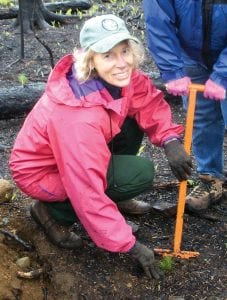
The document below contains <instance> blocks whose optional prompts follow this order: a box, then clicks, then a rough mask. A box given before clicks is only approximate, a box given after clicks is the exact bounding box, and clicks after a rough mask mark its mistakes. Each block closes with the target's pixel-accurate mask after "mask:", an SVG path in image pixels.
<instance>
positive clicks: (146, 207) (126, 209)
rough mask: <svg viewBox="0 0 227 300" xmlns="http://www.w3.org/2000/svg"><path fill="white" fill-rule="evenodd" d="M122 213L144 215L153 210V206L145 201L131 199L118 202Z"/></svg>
mask: <svg viewBox="0 0 227 300" xmlns="http://www.w3.org/2000/svg"><path fill="white" fill-rule="evenodd" d="M117 206H118V209H119V211H120V212H122V213H126V214H131V215H143V214H146V213H148V212H149V211H151V210H152V206H151V205H150V204H149V203H147V202H144V201H139V200H136V199H130V200H125V201H119V202H117Z"/></svg>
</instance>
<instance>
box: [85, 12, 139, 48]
mask: <svg viewBox="0 0 227 300" xmlns="http://www.w3.org/2000/svg"><path fill="white" fill-rule="evenodd" d="M124 40H134V41H135V42H137V43H139V41H138V39H137V38H135V37H133V36H131V35H130V33H129V31H128V29H127V27H126V25H125V22H124V21H123V20H122V19H121V18H119V17H117V16H115V15H111V14H108V15H101V16H97V17H93V18H91V19H89V20H87V21H86V22H85V23H84V25H83V27H82V29H81V31H80V45H81V47H82V48H83V49H84V50H88V49H89V48H90V49H92V50H93V51H95V52H97V53H105V52H107V51H109V50H110V49H112V48H113V47H114V46H116V45H117V44H118V43H120V42H122V41H124Z"/></svg>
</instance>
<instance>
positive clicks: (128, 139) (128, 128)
mask: <svg viewBox="0 0 227 300" xmlns="http://www.w3.org/2000/svg"><path fill="white" fill-rule="evenodd" d="M142 139H143V132H142V131H141V130H140V129H139V127H138V125H137V123H136V122H135V120H134V119H131V118H127V119H126V120H125V122H124V124H123V126H122V128H121V132H120V133H119V134H118V135H117V136H116V137H115V138H114V139H113V140H112V141H111V142H110V144H109V145H108V146H109V149H110V151H111V152H112V157H111V160H110V164H109V168H108V172H107V183H108V186H107V189H106V191H105V192H106V194H107V195H108V196H109V197H110V198H111V199H112V200H113V201H114V202H119V201H124V200H128V199H131V198H133V197H135V196H138V195H139V194H141V193H143V192H144V191H146V190H147V189H148V188H150V186H151V184H152V181H153V178H154V165H153V163H152V162H151V161H150V160H148V159H146V158H143V157H139V156H136V154H137V153H138V151H139V148H140V146H141V142H142ZM45 204H46V205H47V207H48V210H49V213H50V215H51V216H52V217H53V218H54V219H55V220H56V221H58V222H59V223H61V224H63V225H71V224H73V223H74V222H75V221H76V219H77V217H76V215H75V212H74V210H73V208H72V205H71V203H70V201H69V200H66V201H65V202H45Z"/></svg>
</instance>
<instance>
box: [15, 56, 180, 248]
mask: <svg viewBox="0 0 227 300" xmlns="http://www.w3.org/2000/svg"><path fill="white" fill-rule="evenodd" d="M72 64H73V57H72V56H71V55H68V56H66V57H64V58H63V59H61V60H60V61H59V62H58V64H57V65H56V66H55V68H54V69H53V71H52V72H51V74H50V76H49V79H48V82H47V85H46V90H45V93H44V95H43V96H42V97H41V99H40V100H39V101H38V102H37V103H36V105H35V106H34V108H33V109H32V111H31V112H30V114H29V115H28V117H27V118H26V120H25V122H24V125H23V127H22V129H21V130H20V132H19V134H18V136H17V139H16V141H15V145H14V148H13V151H12V154H11V158H10V168H11V172H12V176H13V178H14V180H15V182H16V183H17V185H18V186H19V187H20V188H21V190H22V191H24V192H25V193H26V194H28V195H30V196H32V197H36V198H37V199H39V194H38V192H37V194H36V192H35V191H34V189H33V190H31V189H32V188H31V187H34V183H37V184H38V182H39V181H40V180H41V179H42V178H43V177H44V176H46V175H47V174H48V173H53V172H59V174H60V178H61V181H62V183H63V186H64V189H65V191H66V194H67V196H68V197H69V199H70V201H71V203H72V206H73V208H74V209H75V212H76V214H77V215H78V217H79V219H80V221H81V223H82V224H83V226H84V227H85V229H86V230H87V232H88V234H89V235H90V237H91V238H92V240H93V241H94V242H95V243H96V245H97V246H98V247H101V248H104V249H106V250H109V251H115V252H126V251H128V250H129V249H130V248H132V246H133V245H134V243H135V237H134V236H133V234H132V231H131V227H130V226H128V225H127V224H126V222H125V219H124V217H123V216H122V215H121V213H120V212H119V211H118V209H117V206H116V204H115V203H114V202H113V201H112V200H111V199H110V198H108V197H107V195H106V194H105V190H106V187H107V181H106V174H107V168H108V165H109V160H110V157H111V153H110V151H109V149H108V146H107V144H108V143H109V142H110V140H111V139H112V138H113V137H114V136H115V135H116V134H118V133H119V132H120V130H121V129H120V128H121V125H122V123H123V122H124V120H125V118H126V116H130V117H133V118H135V119H136V120H137V122H138V124H139V126H140V127H141V128H142V129H143V130H144V131H145V132H146V133H147V135H148V137H149V139H150V141H151V143H153V144H155V145H157V146H161V145H162V143H163V141H165V140H166V139H168V138H169V137H171V136H178V135H179V134H180V133H181V132H182V131H183V128H182V126H180V125H176V124H173V123H172V121H171V111H170V108H169V105H168V104H167V103H166V102H165V100H164V99H163V94H162V92H160V91H159V90H157V89H156V88H155V87H154V86H153V84H152V82H151V81H150V79H149V78H148V77H147V76H146V75H144V74H143V73H141V72H139V71H134V72H133V74H132V78H131V82H130V84H129V86H127V87H125V88H123V89H122V98H120V99H117V100H113V98H112V97H111V96H110V94H109V93H108V91H107V90H106V89H105V88H104V87H103V86H102V84H101V83H100V81H98V80H90V81H87V82H85V83H82V84H79V83H78V82H77V87H76V90H74V93H73V91H72V89H71V87H70V86H69V82H68V79H67V77H66V74H67V73H68V71H69V70H70V69H71V66H72ZM110 118H111V121H112V130H111V129H110ZM111 131H112V132H111ZM34 194H35V195H34Z"/></svg>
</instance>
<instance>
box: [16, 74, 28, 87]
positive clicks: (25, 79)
mask: <svg viewBox="0 0 227 300" xmlns="http://www.w3.org/2000/svg"><path fill="white" fill-rule="evenodd" d="M18 81H19V82H20V83H21V85H22V86H24V85H25V84H26V83H28V77H27V76H26V75H25V74H24V73H21V74H19V75H18Z"/></svg>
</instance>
